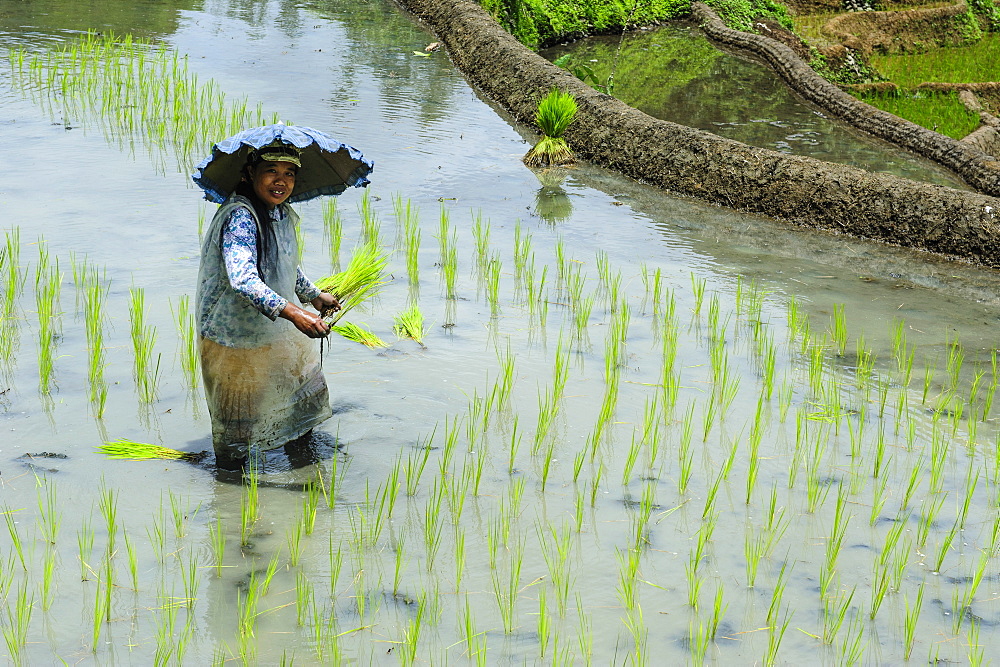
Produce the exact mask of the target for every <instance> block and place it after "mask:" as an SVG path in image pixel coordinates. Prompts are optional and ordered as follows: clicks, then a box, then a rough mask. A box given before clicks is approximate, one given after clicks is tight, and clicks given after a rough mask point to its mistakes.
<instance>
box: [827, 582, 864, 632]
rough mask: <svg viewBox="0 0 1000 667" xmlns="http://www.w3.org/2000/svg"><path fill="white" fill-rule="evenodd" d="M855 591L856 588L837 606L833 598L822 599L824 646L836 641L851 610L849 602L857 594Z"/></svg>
mask: <svg viewBox="0 0 1000 667" xmlns="http://www.w3.org/2000/svg"><path fill="white" fill-rule="evenodd" d="M857 590H858V587H857V586H855V587H854V588H852V589H851V594H850V595H848V596H847V597H846V598H845V599H844V600H843V602H841V603H839V604H838V603H837V601H836V600H835V599H834V598H833V596H827V597H824V598H823V643H824V644H833V642H834V641H836V639H837V633H839V632H840V628H841V626H842V625H843V624H844V619H845V618H846V617H847V612H848V610H850V608H851V602H852V601H853V600H854V594H855V593H857Z"/></svg>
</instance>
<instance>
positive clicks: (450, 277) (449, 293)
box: [441, 232, 458, 300]
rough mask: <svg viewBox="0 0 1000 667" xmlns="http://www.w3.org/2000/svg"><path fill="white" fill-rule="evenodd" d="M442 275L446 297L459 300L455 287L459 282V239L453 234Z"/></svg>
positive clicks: (443, 262) (442, 265)
mask: <svg viewBox="0 0 1000 667" xmlns="http://www.w3.org/2000/svg"><path fill="white" fill-rule="evenodd" d="M441 273H442V275H443V276H444V286H445V297H446V298H448V299H452V300H454V299H456V298H458V292H457V291H456V288H455V285H456V283H457V281H458V239H457V237H456V235H455V233H454V232H452V240H451V243H450V244H449V245H448V249H447V252H446V254H445V256H444V259H443V260H442V261H441Z"/></svg>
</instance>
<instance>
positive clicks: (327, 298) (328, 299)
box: [311, 292, 340, 315]
mask: <svg viewBox="0 0 1000 667" xmlns="http://www.w3.org/2000/svg"><path fill="white" fill-rule="evenodd" d="M311 303H312V305H313V308H315V309H316V310H318V311H319V312H320V314H321V315H324V314H326V313H327V312H332V313H335V312H337V311H338V310H340V302H339V301H337V298H336V297H335V296H333V295H332V294H330V293H329V292H320V293H319V296H318V297H316V298H315V299H313V300H312V302H311Z"/></svg>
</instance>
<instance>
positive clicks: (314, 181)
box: [191, 123, 375, 204]
mask: <svg viewBox="0 0 1000 667" xmlns="http://www.w3.org/2000/svg"><path fill="white" fill-rule="evenodd" d="M275 141H282V142H284V143H286V144H291V145H292V146H295V147H296V148H299V149H301V150H302V156H301V159H302V168H301V169H300V170H299V173H298V176H296V178H295V190H294V191H293V192H292V196H291V197H289V198H288V201H289V202H298V201H306V200H307V199H312V198H313V197H319V196H320V195H339V194H340V193H341V192H343V191H344V190H346V189H347V188H348V187H359V188H362V187H364V186H366V185H368V178H367V176H368V174H370V173H371V171H372V169H374V168H375V163H374V162H372V161H371V160H367V159H365V156H363V155H362V154H361V151H359V150H358V149H356V148H353V147H352V146H348V145H347V144H343V143H341V142H339V141H337V140H336V139H334V138H333V137H331V136H330V135H328V134H324V133H323V132H320V131H319V130H314V129H312V128H309V127H302V126H300V125H285V124H284V123H277V124H275V125H265V126H264V127H255V128H252V129H250V130H243V131H242V132H240V133H239V134H236V135H233V136H231V137H229V138H228V139H223V140H222V141H220V142H219V143H217V144H215V146H213V147H212V154H211V155H210V156H209V157H208V158H206V159H205V160H204V161H203V162H202V163H201V164H199V165H198V167H197V168H196V171H195V173H194V174H192V175H191V178H192V179H193V180H194V182H195V183H197V184H198V187H200V188H201V189H202V190H204V191H205V199H207V200H209V201H211V202H215V203H216V204H222V203H224V202H225V201H226V199H228V198H229V195H231V194H232V193H233V190H235V189H236V186H237V185H238V184H239V182H240V178H241V177H242V170H243V166H244V165H245V164H246V162H247V155H248V154H249V153H250V151H252V150H254V149H256V148H262V147H264V146H267V145H268V144H271V143H274V142H275Z"/></svg>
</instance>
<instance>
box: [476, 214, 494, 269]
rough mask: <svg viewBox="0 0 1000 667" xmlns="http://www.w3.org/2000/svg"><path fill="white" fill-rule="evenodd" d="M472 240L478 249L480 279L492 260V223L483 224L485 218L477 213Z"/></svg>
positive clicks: (477, 262) (477, 259)
mask: <svg viewBox="0 0 1000 667" xmlns="http://www.w3.org/2000/svg"><path fill="white" fill-rule="evenodd" d="M472 239H473V243H474V245H475V249H476V269H477V270H478V272H479V275H480V277H482V275H483V271H484V269H485V268H486V264H487V262H488V261H489V258H490V223H489V221H487V222H486V223H485V224H483V216H482V214H480V213H477V214H475V215H474V216H473V221H472Z"/></svg>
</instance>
